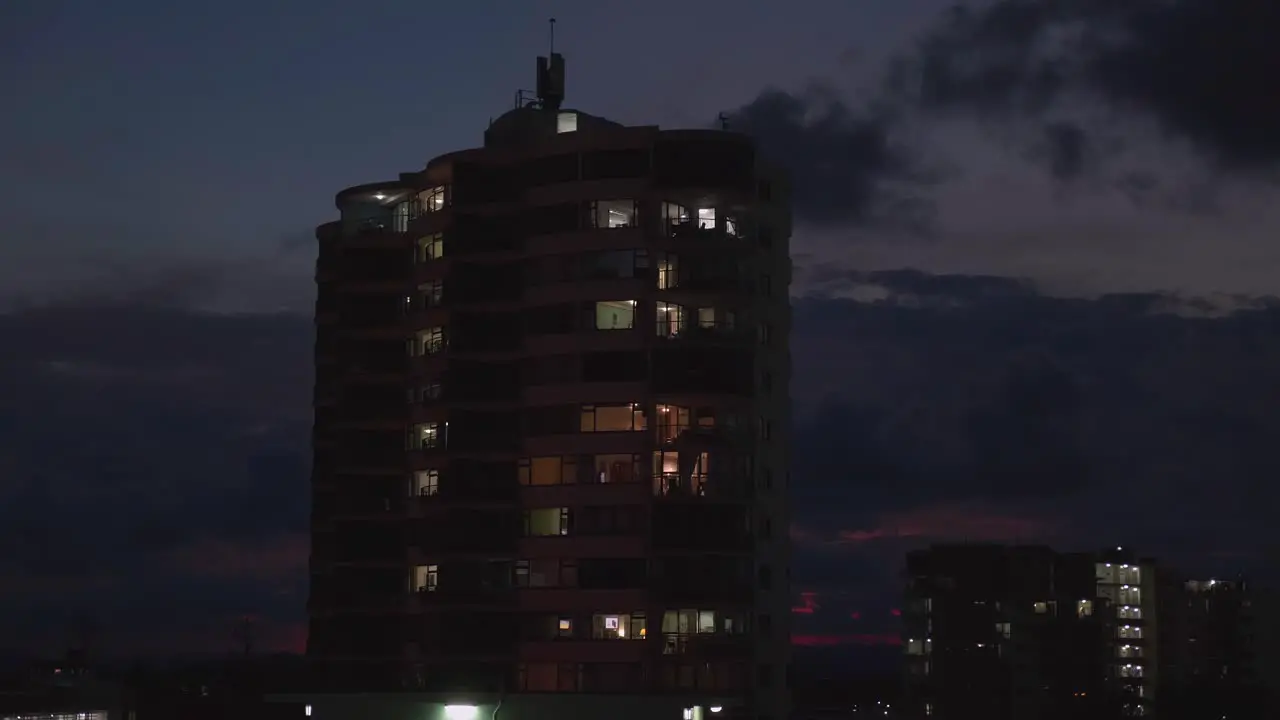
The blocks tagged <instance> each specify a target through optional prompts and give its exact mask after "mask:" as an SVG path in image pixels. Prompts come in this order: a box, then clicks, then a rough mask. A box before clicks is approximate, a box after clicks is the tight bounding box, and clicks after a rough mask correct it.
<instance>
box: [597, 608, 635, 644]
mask: <svg viewBox="0 0 1280 720" xmlns="http://www.w3.org/2000/svg"><path fill="white" fill-rule="evenodd" d="M646 634H647V628H646V627H645V615H644V613H642V612H633V613H617V614H615V613H596V614H595V615H593V616H592V618H591V637H592V638H593V639H595V640H644V639H645V636H646Z"/></svg>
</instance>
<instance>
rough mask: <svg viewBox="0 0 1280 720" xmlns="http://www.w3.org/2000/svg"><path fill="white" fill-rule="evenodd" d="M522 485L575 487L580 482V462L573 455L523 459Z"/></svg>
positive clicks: (520, 469) (521, 468)
mask: <svg viewBox="0 0 1280 720" xmlns="http://www.w3.org/2000/svg"><path fill="white" fill-rule="evenodd" d="M519 475H520V484H521V485H573V484H575V483H576V482H577V480H578V460H577V458H576V457H575V456H573V455H568V456H565V457H560V456H559V455H551V456H547V457H535V458H522V459H521V460H520V463H519Z"/></svg>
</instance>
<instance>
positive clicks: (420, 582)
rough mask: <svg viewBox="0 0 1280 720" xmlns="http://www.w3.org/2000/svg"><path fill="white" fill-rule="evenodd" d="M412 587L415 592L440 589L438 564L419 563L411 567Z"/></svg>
mask: <svg viewBox="0 0 1280 720" xmlns="http://www.w3.org/2000/svg"><path fill="white" fill-rule="evenodd" d="M413 589H414V590H415V591H416V592H420V593H427V592H435V591H436V590H438V589H440V566H439V565H419V566H417V567H415V568H414V569H413Z"/></svg>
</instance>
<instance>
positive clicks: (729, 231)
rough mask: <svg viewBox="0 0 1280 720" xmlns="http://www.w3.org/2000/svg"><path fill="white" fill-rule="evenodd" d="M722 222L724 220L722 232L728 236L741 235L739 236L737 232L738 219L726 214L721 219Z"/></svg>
mask: <svg viewBox="0 0 1280 720" xmlns="http://www.w3.org/2000/svg"><path fill="white" fill-rule="evenodd" d="M723 222H724V234H725V235H728V236H729V237H741V236H740V235H739V234H738V221H737V220H734V219H733V218H731V217H727V216H726V217H725V218H724V219H723Z"/></svg>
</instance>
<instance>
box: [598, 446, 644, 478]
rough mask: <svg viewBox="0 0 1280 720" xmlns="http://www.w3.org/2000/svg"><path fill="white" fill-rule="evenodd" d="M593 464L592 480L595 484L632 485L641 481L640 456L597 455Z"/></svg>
mask: <svg viewBox="0 0 1280 720" xmlns="http://www.w3.org/2000/svg"><path fill="white" fill-rule="evenodd" d="M592 463H593V467H592V474H591V479H592V480H593V481H594V482H598V483H630V482H635V481H637V480H639V479H640V456H639V455H633V454H629V453H628V454H625V455H624V454H617V455H596V456H595V457H593V458H592Z"/></svg>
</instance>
